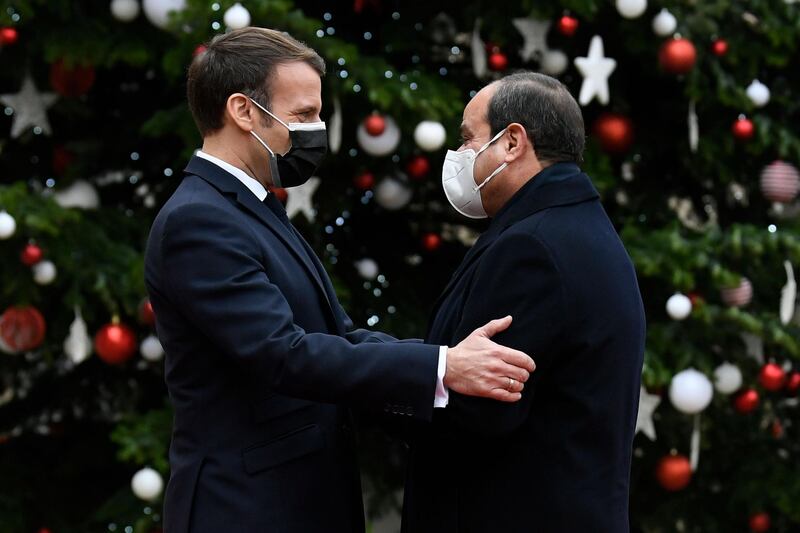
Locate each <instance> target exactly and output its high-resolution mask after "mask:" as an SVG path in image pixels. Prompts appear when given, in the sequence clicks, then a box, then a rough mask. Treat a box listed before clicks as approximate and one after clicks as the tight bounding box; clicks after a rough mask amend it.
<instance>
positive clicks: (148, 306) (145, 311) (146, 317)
mask: <svg viewBox="0 0 800 533" xmlns="http://www.w3.org/2000/svg"><path fill="white" fill-rule="evenodd" d="M139 321H140V322H141V323H142V324H145V325H147V326H154V325H155V324H156V314H155V312H154V311H153V304H152V302H150V299H149V298H145V299H144V300H142V303H141V305H140V306H139Z"/></svg>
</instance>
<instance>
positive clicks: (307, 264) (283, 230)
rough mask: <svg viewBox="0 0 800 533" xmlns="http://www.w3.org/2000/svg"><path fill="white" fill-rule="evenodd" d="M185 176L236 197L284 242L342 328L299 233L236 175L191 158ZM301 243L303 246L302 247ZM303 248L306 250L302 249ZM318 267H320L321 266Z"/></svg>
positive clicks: (212, 164)
mask: <svg viewBox="0 0 800 533" xmlns="http://www.w3.org/2000/svg"><path fill="white" fill-rule="evenodd" d="M184 172H185V173H186V174H194V175H196V176H198V177H200V178H202V179H204V180H205V181H207V182H208V183H210V184H211V185H213V186H214V187H215V188H216V189H218V190H219V191H221V192H223V193H233V194H235V195H236V200H237V202H238V203H239V205H240V206H241V207H242V208H244V209H245V210H246V211H248V212H250V213H251V214H252V215H253V216H255V217H256V218H257V219H258V220H260V221H261V223H263V224H264V225H265V226H266V227H267V228H268V229H269V230H270V231H272V233H274V234H275V236H276V237H278V239H280V240H281V242H283V244H284V246H286V248H287V249H288V250H289V251H290V252H291V253H292V255H294V257H295V258H296V259H297V261H299V262H300V263H301V264H302V265H303V267H304V268H305V270H306V273H307V274H308V276H309V277H310V278H311V280H312V281H313V283H314V285H315V286H316V288H317V291H318V292H319V294H320V296H322V298H323V299H324V300H325V301H326V302H327V304H328V305H327V307H328V312H329V314H330V316H331V318H333V321H334V323H335V324H336V325H337V326H338V327H339V328H338V329H341V327H343V326H340V325H339V320H338V317H337V316H336V313H334V311H333V305H332V303H331V300H330V297H329V296H328V293H327V291H326V290H325V286H324V284H323V282H322V279H321V278H320V276H321V274H320V272H318V270H317V268H316V267H315V265H314V263H313V262H312V259H311V257H312V256H313V254H314V252H313V250H311V247H310V246H308V244H307V243H305V241H304V240H303V239H302V237H300V234H299V233H295V234H293V233H292V230H290V229H289V227H287V226H286V225H284V223H283V222H281V221H280V219H278V217H277V216H276V215H275V213H273V212H272V211H271V210H270V209H269V208H268V207H267V206H266V205H264V204H263V203H262V202H261V201H260V200H259V199H258V198H257V197H256V195H255V194H253V193H252V191H250V190H249V189H247V187H245V185H244V184H243V183H242V182H241V181H239V180H238V179H237V178H236V177H235V176H231V175H230V174H229V173H228V172H226V171H225V170H223V169H222V168H220V167H218V166H217V165H215V164H214V163H212V162H210V161H208V160H206V159H203V158H200V157H193V158H192V159H191V160H190V161H189V164H188V165H187V166H186V169H185V170H184ZM301 243H302V244H301ZM304 245H305V247H306V248H304V247H303V246H304ZM320 266H321V265H320Z"/></svg>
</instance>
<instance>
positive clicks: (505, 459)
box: [403, 73, 645, 533]
mask: <svg viewBox="0 0 800 533" xmlns="http://www.w3.org/2000/svg"><path fill="white" fill-rule="evenodd" d="M461 128H462V134H463V144H462V146H461V148H460V150H459V151H458V152H450V153H448V155H447V159H446V163H445V166H444V169H443V176H442V179H443V185H444V188H445V192H446V194H447V196H448V199H449V200H450V201H451V203H452V204H453V206H454V207H455V208H456V209H457V210H458V211H460V212H461V213H463V214H465V215H467V216H470V217H473V218H479V217H485V216H486V215H489V216H491V217H492V220H491V224H490V225H489V228H488V230H487V231H486V232H485V233H484V234H483V235H481V237H480V238H479V239H478V241H477V243H476V244H475V245H474V247H473V248H472V249H471V250H470V251H469V252H468V253H467V255H466V257H465V258H464V261H463V262H462V264H461V266H460V267H459V268H458V270H457V271H456V273H455V275H454V276H453V278H452V279H451V280H450V283H449V285H448V286H447V288H446V289H445V291H444V293H443V294H442V296H441V298H440V299H439V301H438V303H437V307H436V309H435V313H434V316H433V318H432V321H431V323H430V329H429V331H428V335H427V339H426V342H431V343H454V342H458V340H459V339H463V338H464V337H465V336H466V335H467V334H468V333H469V332H470V331H471V329H472V328H474V327H475V326H476V325H479V324H481V323H482V322H483V321H485V320H486V318H487V317H490V316H492V315H494V314H496V313H498V312H502V313H511V314H513V316H514V324H513V325H512V326H511V327H510V328H509V329H508V330H506V331H504V332H503V333H502V334H500V335H498V336H497V341H498V342H502V343H504V344H506V345H508V346H512V347H515V348H517V349H519V350H524V351H526V352H527V353H532V354H536V364H537V369H536V372H535V374H534V375H533V376H532V377H531V380H530V381H529V382H528V384H527V385H526V387H525V390H524V391H523V393H522V401H520V402H518V403H515V404H513V405H501V404H499V403H491V402H486V401H484V400H481V399H473V398H467V397H465V396H462V395H459V394H452V395H451V397H450V405H449V406H448V408H447V409H445V410H442V411H437V412H436V413H435V414H434V419H433V424H431V425H428V426H426V427H422V428H420V430H419V431H418V432H417V434H416V438H415V441H414V442H413V444H412V451H411V462H410V468H409V475H408V482H407V486H406V494H405V505H404V522H403V527H404V531H406V532H408V533H432V532H436V533H455V532H458V533H467V532H469V533H497V532H503V533H521V532H530V533H586V532H604V533H625V532H627V531H628V483H629V477H630V461H631V451H632V449H631V448H632V441H633V436H634V427H635V423H636V413H637V407H638V396H639V384H640V376H641V370H642V358H643V351H644V338H645V320H644V313H643V308H642V302H641V297H640V294H639V290H638V285H637V280H636V275H635V272H634V268H633V266H632V264H631V261H630V259H629V257H628V255H627V253H626V252H625V249H624V248H623V246H622V243H621V242H620V240H619V238H618V237H617V234H616V232H615V230H614V227H613V226H612V224H611V222H610V221H609V219H608V217H607V215H606V213H605V212H604V210H603V207H602V206H601V205H600V201H599V196H598V193H597V192H596V190H595V188H594V187H593V186H592V183H591V181H590V180H589V177H588V176H587V175H586V174H584V173H583V172H581V170H580V168H578V165H577V163H578V162H579V161H580V160H581V154H582V152H583V147H584V128H583V118H582V116H581V110H580V108H579V107H578V105H577V103H576V102H575V100H574V99H573V98H572V96H571V95H570V94H569V92H568V91H567V89H566V88H565V87H564V86H563V85H562V84H561V83H560V82H558V81H557V80H554V79H552V78H549V77H547V76H544V75H541V74H533V73H520V74H514V75H511V76H508V77H506V78H503V79H501V80H499V81H498V82H495V83H493V84H491V85H489V86H487V87H486V88H484V89H483V90H482V91H480V92H479V93H478V94H477V95H476V96H475V97H474V98H473V99H472V101H471V102H470V103H469V104H468V105H467V107H466V108H465V110H464V116H463V123H462V126H461ZM487 178H488V181H487Z"/></svg>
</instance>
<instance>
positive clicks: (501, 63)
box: [489, 51, 508, 72]
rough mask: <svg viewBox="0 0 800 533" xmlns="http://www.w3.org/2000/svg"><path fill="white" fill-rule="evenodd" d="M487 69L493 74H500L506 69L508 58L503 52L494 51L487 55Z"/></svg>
mask: <svg viewBox="0 0 800 533" xmlns="http://www.w3.org/2000/svg"><path fill="white" fill-rule="evenodd" d="M489 68H490V69H492V70H494V71H495V72H502V71H504V70H505V69H507V68H508V56H506V55H505V54H504V53H503V52H500V51H495V52H492V53H491V54H489Z"/></svg>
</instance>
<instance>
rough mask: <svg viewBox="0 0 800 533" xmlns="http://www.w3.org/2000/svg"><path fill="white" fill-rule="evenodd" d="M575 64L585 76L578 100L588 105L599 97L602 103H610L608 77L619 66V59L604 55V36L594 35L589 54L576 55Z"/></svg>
mask: <svg viewBox="0 0 800 533" xmlns="http://www.w3.org/2000/svg"><path fill="white" fill-rule="evenodd" d="M575 66H576V67H577V68H578V70H579V71H580V73H581V75H582V76H583V85H581V93H580V95H579V96H578V102H580V104H581V105H586V104H588V103H589V102H591V101H592V99H593V98H595V97H597V100H598V101H599V102H600V103H601V104H603V105H606V104H607V103H608V77H609V76H611V73H612V72H614V69H615V68H616V67H617V61H616V60H615V59H611V58H610V57H605V56H604V54H603V39H602V37H600V36H599V35H595V36H594V37H592V42H591V44H590V45H589V54H588V55H587V56H586V57H576V58H575Z"/></svg>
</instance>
